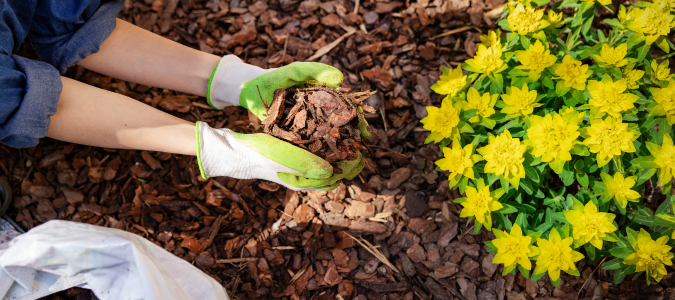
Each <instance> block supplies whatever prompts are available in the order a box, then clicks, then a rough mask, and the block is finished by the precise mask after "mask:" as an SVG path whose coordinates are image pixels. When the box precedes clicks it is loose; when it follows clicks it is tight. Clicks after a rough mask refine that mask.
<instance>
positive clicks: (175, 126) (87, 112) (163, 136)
mask: <svg viewBox="0 0 675 300" xmlns="http://www.w3.org/2000/svg"><path fill="white" fill-rule="evenodd" d="M61 81H62V83H63V91H62V92H61V98H60V99H59V104H58V108H57V111H56V114H54V115H53V116H52V117H51V124H50V125H49V131H48V133H47V136H48V137H51V138H54V139H57V140H62V141H67V142H72V143H77V144H84V145H90V146H98V147H106V148H118V149H139V150H151V151H162V152H170V153H178V154H186V155H195V153H196V144H195V143H196V142H195V131H194V130H195V129H194V124H193V123H190V122H188V121H185V120H182V119H180V118H177V117H174V116H172V115H170V114H167V113H165V112H162V111H160V110H157V109H155V108H153V107H151V106H148V105H145V104H143V103H140V102H138V101H136V100H134V99H131V98H129V97H126V96H123V95H120V94H117V93H113V92H109V91H106V90H102V89H99V88H96V87H92V86H89V85H86V84H84V83H81V82H78V81H75V80H72V79H69V78H65V77H62V78H61Z"/></svg>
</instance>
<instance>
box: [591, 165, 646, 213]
mask: <svg viewBox="0 0 675 300" xmlns="http://www.w3.org/2000/svg"><path fill="white" fill-rule="evenodd" d="M600 177H602V181H603V182H604V183H605V193H606V194H607V196H609V199H610V200H611V199H612V198H614V199H615V200H616V203H617V204H618V205H619V206H621V207H623V208H626V205H627V204H628V200H630V201H631V202H638V200H637V199H640V197H641V196H640V193H638V192H636V191H634V190H631V188H632V187H633V186H634V185H635V179H637V176H630V177H626V178H624V177H623V174H621V173H620V172H616V174H614V178H612V176H610V175H608V174H607V173H600Z"/></svg>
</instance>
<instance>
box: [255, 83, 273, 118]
mask: <svg viewBox="0 0 675 300" xmlns="http://www.w3.org/2000/svg"><path fill="white" fill-rule="evenodd" d="M255 87H257V88H258V95H259V96H260V101H262V103H263V106H265V112H267V111H268V110H270V106H269V105H267V102H265V99H263V97H262V94H261V93H260V87H259V86H257V85H256V86H255Z"/></svg>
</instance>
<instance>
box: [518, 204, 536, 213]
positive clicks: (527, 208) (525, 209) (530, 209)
mask: <svg viewBox="0 0 675 300" xmlns="http://www.w3.org/2000/svg"><path fill="white" fill-rule="evenodd" d="M512 205H513V207H515V208H516V209H518V211H519V212H521V213H526V214H532V213H534V212H535V211H537V209H536V208H534V206H532V205H529V204H522V203H513V204H512Z"/></svg>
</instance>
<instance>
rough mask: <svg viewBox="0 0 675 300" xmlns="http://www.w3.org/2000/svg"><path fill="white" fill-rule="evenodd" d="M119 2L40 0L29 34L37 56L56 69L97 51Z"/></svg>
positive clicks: (113, 21) (113, 17) (59, 69)
mask: <svg viewBox="0 0 675 300" xmlns="http://www.w3.org/2000/svg"><path fill="white" fill-rule="evenodd" d="M121 9H122V2H119V1H110V2H104V3H103V4H101V1H99V0H79V1H76V0H70V1H63V0H41V1H38V5H37V7H36V8H35V17H34V18H33V24H32V26H31V28H32V29H31V33H30V35H29V36H28V38H29V39H30V41H31V42H32V43H33V47H34V48H35V50H36V51H37V53H38V55H39V56H40V59H41V60H42V61H44V62H46V63H49V64H51V65H52V66H54V67H55V68H56V69H57V70H58V71H59V72H61V73H65V72H66V69H67V68H68V67H70V66H72V65H73V64H75V63H77V62H79V61H81V60H82V59H84V58H85V57H87V56H89V55H91V54H94V53H96V52H98V50H99V47H100V46H101V44H102V43H103V41H104V40H105V39H106V38H108V36H110V33H111V32H112V31H113V29H115V22H116V19H115V17H116V16H117V13H118V12H119V11H120V10H121Z"/></svg>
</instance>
